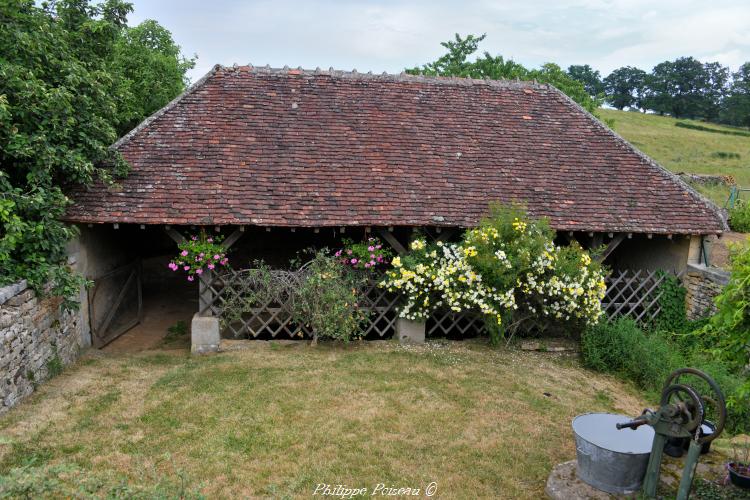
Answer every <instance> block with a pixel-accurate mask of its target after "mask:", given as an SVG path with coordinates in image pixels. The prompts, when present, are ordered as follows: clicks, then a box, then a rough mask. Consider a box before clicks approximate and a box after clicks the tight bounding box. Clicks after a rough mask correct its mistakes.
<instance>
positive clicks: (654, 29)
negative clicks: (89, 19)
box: [130, 0, 750, 81]
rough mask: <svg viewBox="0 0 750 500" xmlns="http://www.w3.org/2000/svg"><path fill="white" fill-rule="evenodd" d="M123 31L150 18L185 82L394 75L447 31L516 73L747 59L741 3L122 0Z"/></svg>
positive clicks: (748, 40)
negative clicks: (247, 69)
mask: <svg viewBox="0 0 750 500" xmlns="http://www.w3.org/2000/svg"><path fill="white" fill-rule="evenodd" d="M130 1H131V2H132V3H133V4H134V7H135V11H134V13H133V14H131V16H130V24H131V25H134V24H137V23H139V22H141V21H143V20H144V19H156V20H157V21H158V22H159V23H160V24H162V25H163V26H165V27H166V28H167V29H169V30H170V31H171V32H172V34H173V36H174V39H175V41H176V42H177V43H178V44H179V45H180V46H181V47H182V50H183V53H184V54H185V55H186V56H191V57H192V56H194V55H197V56H198V60H197V61H196V67H195V69H193V70H192V71H191V72H190V75H189V76H190V77H191V79H192V80H193V81H195V80H197V79H198V78H200V77H201V76H202V75H203V74H205V73H206V72H207V71H209V70H210V69H211V67H212V66H213V65H214V64H217V63H218V64H224V65H231V64H235V63H237V64H248V63H251V64H253V65H256V66H264V65H266V64H270V65H271V66H272V67H283V66H285V65H287V66H290V67H297V66H302V67H303V68H306V69H314V68H316V67H321V68H324V69H327V68H329V67H334V68H335V69H339V70H352V69H357V71H361V72H367V71H373V72H376V73H381V72H383V71H386V72H389V73H398V72H400V71H402V70H403V69H404V68H406V67H413V66H416V65H420V64H423V63H426V62H430V61H433V60H435V59H436V58H437V57H439V56H440V55H441V54H443V52H444V49H443V48H442V47H441V46H440V42H442V41H445V40H447V39H450V38H452V37H453V35H454V34H455V33H461V34H462V35H466V34H469V33H473V34H482V33H486V34H487V38H486V39H485V41H484V42H483V43H482V45H481V46H480V50H486V51H488V52H490V53H492V54H493V55H497V54H501V55H503V56H504V57H505V58H511V59H513V60H515V61H517V62H519V63H521V64H523V65H525V66H528V67H536V66H539V65H541V64H543V63H545V62H555V63H557V64H559V65H561V66H562V67H564V68H566V67H567V66H568V65H570V64H589V65H591V66H592V67H594V68H595V69H598V70H599V71H600V72H601V73H602V76H606V75H607V74H609V72H610V71H612V70H613V69H615V68H618V67H621V66H637V67H639V68H642V69H644V70H646V71H649V70H650V69H651V68H652V67H653V66H654V65H655V64H657V63H659V62H662V61H665V60H670V59H674V58H677V57H681V56H693V57H696V58H698V59H700V60H701V61H719V62H721V63H722V64H724V65H728V66H730V68H731V69H732V70H736V69H737V67H738V66H739V65H740V64H742V63H743V62H745V61H750V0H732V1H730V0H701V1H693V0H679V1H678V0H557V1H535V0H503V1H500V0H494V1H491V0H466V1H445V0H432V1H430V0H413V1H395V0H372V1H353V0H352V1H346V0H330V1H323V0H289V1H282V0H276V1H273V0H264V1H237V0H130Z"/></svg>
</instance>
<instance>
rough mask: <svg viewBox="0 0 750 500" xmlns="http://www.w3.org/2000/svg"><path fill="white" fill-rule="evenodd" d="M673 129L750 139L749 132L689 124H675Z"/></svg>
mask: <svg viewBox="0 0 750 500" xmlns="http://www.w3.org/2000/svg"><path fill="white" fill-rule="evenodd" d="M674 126H675V127H681V128H688V129H691V130H700V131H701V132H711V133H713V134H724V135H739V136H742V137H750V132H749V131H746V130H727V129H720V128H713V127H705V126H703V125H698V124H695V123H690V122H676V123H675V124H674Z"/></svg>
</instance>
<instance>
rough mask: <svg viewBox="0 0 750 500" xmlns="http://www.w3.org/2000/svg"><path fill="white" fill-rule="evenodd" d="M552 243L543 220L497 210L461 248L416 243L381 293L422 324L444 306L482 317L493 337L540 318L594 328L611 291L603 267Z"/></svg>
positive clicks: (396, 261) (389, 274) (580, 251)
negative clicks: (395, 295) (396, 296)
mask: <svg viewBox="0 0 750 500" xmlns="http://www.w3.org/2000/svg"><path fill="white" fill-rule="evenodd" d="M553 238H554V231H552V229H550V227H549V226H548V225H547V223H546V222H545V221H534V220H531V219H529V218H528V216H527V215H526V214H525V213H524V212H523V211H520V210H517V209H507V208H495V209H493V213H492V216H491V217H489V218H487V219H486V220H484V221H482V223H481V224H480V226H479V227H478V228H476V229H472V230H469V231H467V232H466V233H465V235H464V238H463V240H462V241H461V242H460V243H455V244H443V243H441V242H438V243H436V244H427V243H426V242H425V241H424V240H423V239H417V240H415V241H413V242H412V243H411V245H410V250H411V251H410V252H409V253H408V254H407V255H405V256H403V257H401V258H400V257H396V258H394V259H393V261H392V264H393V269H391V270H389V271H388V272H387V273H386V276H385V278H384V280H383V282H382V283H381V286H384V287H386V288H387V289H388V290H390V291H394V292H399V293H401V294H402V295H403V298H404V303H403V305H402V307H401V310H400V312H399V314H400V316H401V317H404V318H409V319H412V320H424V319H426V318H427V317H428V316H429V315H430V314H431V313H432V312H433V311H434V310H435V309H437V308H440V307H447V308H449V309H451V310H453V311H455V312H462V311H478V312H481V313H482V314H483V315H485V317H486V319H487V320H488V321H487V325H488V329H489V330H490V332H492V333H493V336H494V337H495V338H496V337H497V336H499V335H500V334H502V333H505V332H506V331H508V332H509V333H511V334H512V333H513V332H514V331H515V330H516V329H517V328H518V327H519V325H521V324H522V323H524V322H525V321H530V320H534V319H536V318H538V317H545V318H549V319H552V320H555V321H557V322H581V323H583V324H590V323H596V322H597V321H598V319H599V317H600V316H601V315H602V309H601V299H602V298H603V297H604V293H605V292H606V285H605V283H604V274H603V272H602V269H601V266H600V265H599V264H598V263H597V262H594V261H592V259H591V257H590V256H589V254H588V253H587V252H585V251H584V250H583V249H582V248H581V247H580V246H578V245H577V244H573V245H570V246H567V247H560V246H556V245H555V244H554V242H553Z"/></svg>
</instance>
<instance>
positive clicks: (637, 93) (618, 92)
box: [603, 66, 646, 109]
mask: <svg viewBox="0 0 750 500" xmlns="http://www.w3.org/2000/svg"><path fill="white" fill-rule="evenodd" d="M603 85H604V92H605V94H606V101H607V102H608V103H609V104H611V105H612V106H614V107H615V108H617V109H623V108H633V107H635V108H642V107H643V99H644V97H645V95H646V72H645V71H643V70H642V69H638V68H633V67H631V66H625V67H623V68H617V69H616V70H614V71H613V72H612V73H610V74H609V76H607V77H606V78H605V79H604V81H603Z"/></svg>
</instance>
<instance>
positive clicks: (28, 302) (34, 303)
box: [0, 282, 82, 414]
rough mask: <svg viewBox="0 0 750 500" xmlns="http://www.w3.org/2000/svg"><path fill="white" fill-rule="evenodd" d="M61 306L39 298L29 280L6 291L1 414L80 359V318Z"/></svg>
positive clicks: (0, 308) (2, 291)
mask: <svg viewBox="0 0 750 500" xmlns="http://www.w3.org/2000/svg"><path fill="white" fill-rule="evenodd" d="M61 302H62V300H61V299H60V298H44V299H40V298H38V297H37V296H36V294H35V293H34V292H33V291H32V290H30V289H28V288H27V286H26V282H20V283H17V284H15V285H11V286H7V287H2V288H0V414H3V413H5V412H6V411H8V410H9V409H10V408H11V407H13V406H15V405H16V404H17V403H18V402H19V401H21V400H22V399H23V398H25V397H26V396H28V395H30V394H31V393H32V392H34V389H36V387H37V385H38V384H40V383H42V382H44V381H46V380H48V379H49V378H50V377H51V376H54V375H56V374H57V373H58V372H59V371H60V370H61V369H62V368H63V367H64V366H65V365H68V364H70V363H72V362H73V361H75V360H76V359H77V358H78V356H79V354H80V351H81V345H82V344H81V338H82V335H81V319H80V315H79V314H78V312H77V311H72V312H71V311H63V310H62V308H61V307H60V304H61Z"/></svg>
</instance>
